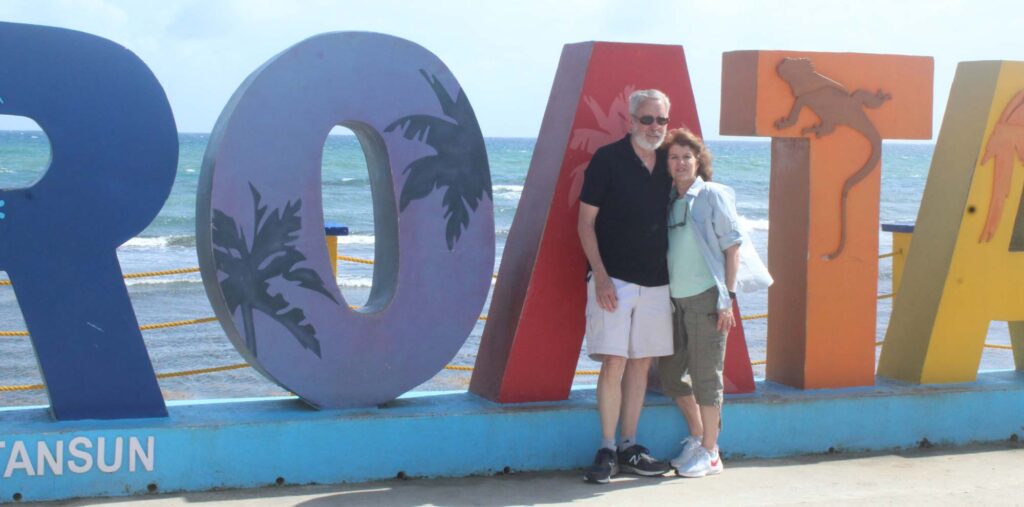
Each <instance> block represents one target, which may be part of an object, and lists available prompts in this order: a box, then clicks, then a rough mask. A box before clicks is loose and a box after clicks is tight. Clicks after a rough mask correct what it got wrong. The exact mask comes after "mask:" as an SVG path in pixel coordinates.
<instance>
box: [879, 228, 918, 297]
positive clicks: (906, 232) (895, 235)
mask: <svg viewBox="0 0 1024 507" xmlns="http://www.w3.org/2000/svg"><path fill="white" fill-rule="evenodd" d="M882 232H891V233H892V252H893V253H892V297H893V300H894V301H895V298H896V291H897V290H899V287H900V280H901V279H902V278H903V265H904V264H906V262H907V252H908V251H910V238H911V236H913V234H914V224H882Z"/></svg>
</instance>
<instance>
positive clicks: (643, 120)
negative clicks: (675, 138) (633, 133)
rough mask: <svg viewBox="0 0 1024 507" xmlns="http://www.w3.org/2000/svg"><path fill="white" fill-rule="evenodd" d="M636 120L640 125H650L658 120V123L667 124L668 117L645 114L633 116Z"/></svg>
mask: <svg viewBox="0 0 1024 507" xmlns="http://www.w3.org/2000/svg"><path fill="white" fill-rule="evenodd" d="M633 118H636V121H638V122H640V124H641V125H650V124H652V123H654V122H658V125H668V118H667V117H665V116H658V117H654V116H651V115H649V114H648V115H646V116H634V117H633Z"/></svg>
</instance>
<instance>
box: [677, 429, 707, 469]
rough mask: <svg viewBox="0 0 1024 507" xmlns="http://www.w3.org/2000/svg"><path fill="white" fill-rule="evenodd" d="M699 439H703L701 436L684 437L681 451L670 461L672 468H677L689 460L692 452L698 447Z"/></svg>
mask: <svg viewBox="0 0 1024 507" xmlns="http://www.w3.org/2000/svg"><path fill="white" fill-rule="evenodd" d="M701 440H703V439H702V438H701V437H695V436H693V435H690V436H688V437H686V439H685V440H683V442H682V444H683V452H681V453H679V456H676V457H675V458H674V459H673V460H672V461H671V462H670V463H671V464H672V468H675V469H676V470H679V468H681V467H682V466H683V465H685V464H686V463H687V462H688V461H690V458H693V454H694V453H695V452H697V448H698V447H700V442H701Z"/></svg>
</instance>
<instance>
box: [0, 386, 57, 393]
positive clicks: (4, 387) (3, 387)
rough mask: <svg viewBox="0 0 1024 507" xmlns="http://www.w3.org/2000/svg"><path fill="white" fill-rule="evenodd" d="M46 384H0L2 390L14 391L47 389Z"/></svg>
mask: <svg viewBox="0 0 1024 507" xmlns="http://www.w3.org/2000/svg"><path fill="white" fill-rule="evenodd" d="M45 388H46V386H45V385H43V384H32V385H27V386H0V392H13V391H38V390H40V389H45Z"/></svg>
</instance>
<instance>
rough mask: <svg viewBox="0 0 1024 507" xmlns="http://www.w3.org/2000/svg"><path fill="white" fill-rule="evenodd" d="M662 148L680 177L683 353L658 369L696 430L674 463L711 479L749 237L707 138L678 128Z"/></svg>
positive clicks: (673, 280)
mask: <svg viewBox="0 0 1024 507" xmlns="http://www.w3.org/2000/svg"><path fill="white" fill-rule="evenodd" d="M660 149H662V150H666V151H667V152H668V167H669V172H670V173H671V175H672V182H673V190H672V194H673V198H672V202H671V204H670V205H669V210H668V234H669V248H668V265H669V290H670V292H671V295H672V305H673V309H674V311H675V315H674V320H673V324H674V341H675V354H674V355H672V356H668V357H663V358H661V359H660V360H659V362H658V372H659V377H660V380H661V386H662V389H663V391H664V393H665V395H666V396H669V397H671V398H673V399H675V402H676V405H678V406H679V409H680V410H681V411H682V413H683V417H685V418H686V424H687V426H689V429H690V436H688V437H687V438H686V440H684V441H683V450H682V452H681V453H680V454H679V456H677V457H676V458H675V459H673V460H672V466H673V467H674V468H675V469H676V472H677V473H678V474H679V475H681V476H684V477H703V476H705V475H708V474H717V473H720V472H721V471H722V461H721V459H720V458H719V455H718V445H717V444H718V433H719V429H720V427H721V410H722V391H723V383H722V368H723V363H724V362H725V338H726V336H728V334H729V330H730V329H731V328H732V326H733V324H735V317H734V316H733V313H732V298H734V297H735V293H734V292H733V291H734V290H735V289H736V273H737V271H738V270H739V263H740V260H739V249H740V243H741V242H742V235H741V233H740V228H739V223H738V222H739V218H738V215H737V213H736V204H735V197H734V194H733V191H732V189H731V188H729V187H727V186H725V185H721V184H718V183H712V182H711V154H710V153H709V152H708V150H707V148H706V147H705V146H704V143H703V142H702V141H701V140H700V139H699V138H698V137H697V136H695V135H694V134H693V133H692V132H690V131H689V130H686V129H677V130H673V131H671V132H669V133H668V135H667V136H666V138H665V142H664V143H663V144H662V145H661V148H660ZM685 374H689V377H690V379H691V381H690V382H687V381H685V380H684V379H683V375H685Z"/></svg>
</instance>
